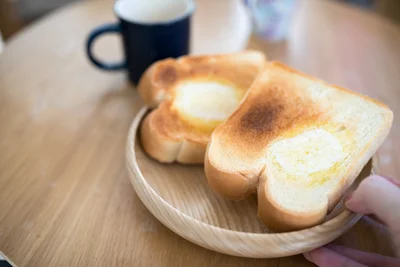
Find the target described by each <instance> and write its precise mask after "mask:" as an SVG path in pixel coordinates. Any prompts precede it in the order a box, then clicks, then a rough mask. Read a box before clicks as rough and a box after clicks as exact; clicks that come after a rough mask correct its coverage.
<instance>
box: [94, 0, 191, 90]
mask: <svg viewBox="0 0 400 267" xmlns="http://www.w3.org/2000/svg"><path fill="white" fill-rule="evenodd" d="M194 10H195V4H194V2H193V0H117V1H116V2H115V4H114V13H115V14H116V16H117V17H118V20H119V21H118V22H117V23H111V24H104V25H101V26H99V27H97V28H96V29H94V30H93V31H92V32H91V33H90V34H89V36H88V38H87V42H86V52H87V56H88V58H89V60H90V61H91V62H92V63H93V64H94V65H95V66H97V67H98V68H100V69H103V70H108V71H116V70H127V72H128V77H129V80H130V81H131V82H132V83H133V84H137V83H138V81H139V79H140V77H141V76H142V74H143V72H144V71H145V70H146V69H147V68H148V67H149V66H150V65H151V64H152V63H154V62H155V61H158V60H161V59H165V58H169V57H172V58H177V57H180V56H183V55H186V54H188V53H189V47H190V21H191V17H192V14H193V12H194ZM107 33H119V34H120V35H121V37H122V43H123V51H124V60H123V61H122V62H118V63H105V62H102V61H100V60H99V59H97V58H96V57H95V56H94V54H93V51H92V48H93V44H94V42H95V41H96V39H97V38H98V37H100V36H101V35H103V34H107Z"/></svg>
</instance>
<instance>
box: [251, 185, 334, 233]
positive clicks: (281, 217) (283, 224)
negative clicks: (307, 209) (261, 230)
mask: <svg viewBox="0 0 400 267" xmlns="http://www.w3.org/2000/svg"><path fill="white" fill-rule="evenodd" d="M257 197H258V216H259V217H260V219H261V220H262V221H263V222H264V223H265V224H266V225H268V228H269V229H270V230H272V231H274V232H288V231H294V230H300V229H304V228H307V227H311V226H314V225H317V224H319V223H321V222H322V221H323V220H324V219H325V216H326V210H324V209H321V210H319V212H317V213H308V214H306V215H305V214H304V213H303V214H297V213H294V212H288V211H287V210H285V209H282V208H281V207H280V206H279V205H277V204H276V203H275V202H274V200H273V199H272V198H271V195H270V194H269V193H268V184H267V183H266V180H265V179H261V182H260V185H259V189H258V190H257Z"/></svg>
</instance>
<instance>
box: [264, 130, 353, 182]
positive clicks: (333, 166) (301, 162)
mask: <svg viewBox="0 0 400 267" xmlns="http://www.w3.org/2000/svg"><path fill="white" fill-rule="evenodd" d="M330 128H331V129H330ZM327 129H329V130H327ZM334 129H340V131H336V130H334ZM331 130H332V131H331ZM349 135H350V132H349V131H348V130H346V129H345V128H342V127H340V126H339V127H338V126H337V125H334V126H332V125H330V126H325V127H323V128H318V129H309V130H306V131H304V132H302V133H300V134H297V135H295V136H291V137H290V138H286V139H282V140H279V141H277V142H275V143H273V144H272V145H271V146H270V147H269V153H268V154H269V157H272V161H273V162H274V167H275V168H277V171H278V172H279V173H281V174H283V175H284V176H285V177H282V178H286V179H290V180H292V181H295V182H299V183H302V184H305V185H307V186H315V185H321V184H323V183H324V182H326V181H327V180H329V179H330V177H332V175H333V174H337V173H338V171H340V166H341V162H343V160H345V158H346V157H347V156H348V155H349V153H350V145H349V140H350V139H349Z"/></svg>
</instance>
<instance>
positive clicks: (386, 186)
mask: <svg viewBox="0 0 400 267" xmlns="http://www.w3.org/2000/svg"><path fill="white" fill-rule="evenodd" d="M346 206H347V208H348V209H350V210H352V211H355V212H359V213H363V214H374V215H376V216H377V217H378V218H379V219H380V220H382V221H383V222H384V223H386V225H387V226H389V228H392V229H396V228H398V227H400V226H399V225H400V223H399V222H400V213H399V212H398V207H400V188H399V187H398V186H396V185H394V184H393V183H392V182H390V181H389V180H388V179H386V178H384V177H381V176H377V175H373V176H370V177H368V178H366V179H365V180H364V181H362V182H361V184H360V185H359V186H358V188H357V189H356V190H355V191H354V192H353V193H352V194H351V195H350V196H349V197H348V199H347V201H346Z"/></svg>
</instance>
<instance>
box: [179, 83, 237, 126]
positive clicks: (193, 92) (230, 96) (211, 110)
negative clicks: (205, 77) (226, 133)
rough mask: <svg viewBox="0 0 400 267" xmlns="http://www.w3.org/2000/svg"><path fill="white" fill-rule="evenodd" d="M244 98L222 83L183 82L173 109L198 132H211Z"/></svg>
mask: <svg viewBox="0 0 400 267" xmlns="http://www.w3.org/2000/svg"><path fill="white" fill-rule="evenodd" d="M244 94H245V91H244V90H239V89H238V88H236V87H234V86H231V85H228V84H226V83H222V82H219V81H198V82H193V81H190V82H183V83H181V84H179V85H177V87H176V88H175V98H174V101H173V105H172V106H173V108H174V109H175V110H177V111H178V112H179V114H180V115H181V116H182V118H184V119H185V120H186V121H187V122H188V123H190V124H191V125H194V126H195V127H196V128H197V130H199V131H202V132H211V131H213V130H214V129H215V128H216V127H217V126H218V125H219V124H221V123H222V122H223V121H224V120H225V119H226V118H228V116H229V115H230V114H231V113H232V112H233V111H234V110H235V109H236V107H237V106H238V105H239V103H240V100H241V99H242V97H243V96H244Z"/></svg>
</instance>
